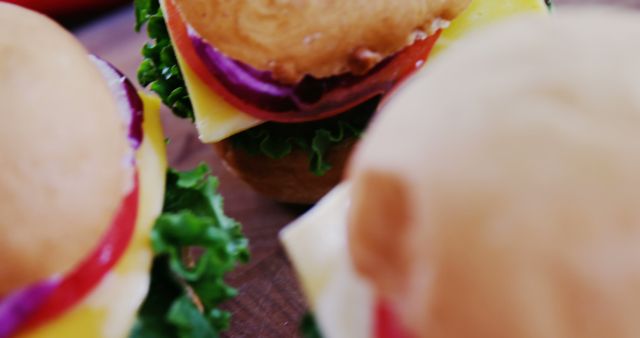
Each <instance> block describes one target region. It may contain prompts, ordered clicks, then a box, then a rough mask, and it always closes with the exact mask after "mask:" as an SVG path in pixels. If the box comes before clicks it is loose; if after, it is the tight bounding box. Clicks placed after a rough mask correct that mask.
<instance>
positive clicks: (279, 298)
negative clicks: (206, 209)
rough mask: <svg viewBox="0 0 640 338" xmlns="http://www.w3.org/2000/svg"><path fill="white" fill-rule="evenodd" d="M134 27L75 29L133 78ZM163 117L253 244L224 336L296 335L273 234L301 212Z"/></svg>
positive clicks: (185, 162) (179, 151) (123, 16)
mask: <svg viewBox="0 0 640 338" xmlns="http://www.w3.org/2000/svg"><path fill="white" fill-rule="evenodd" d="M497 1H499V0H497ZM556 3H557V4H559V5H560V6H562V5H565V4H581V5H582V4H586V3H608V4H620V5H625V6H629V7H635V8H640V0H615V1H613V0H612V1H604V0H599V1H598V0H564V1H561V0H558V1H556ZM133 25H134V18H133V10H132V9H125V10H123V11H122V12H119V13H116V14H114V15H113V16H110V17H108V18H106V19H104V20H101V21H99V22H96V23H94V24H92V25H91V26H88V27H85V28H83V29H81V30H79V31H77V32H76V33H77V36H78V37H79V38H80V40H81V41H82V42H83V43H84V44H85V45H86V46H87V47H88V48H89V50H91V51H92V52H93V53H95V54H97V55H100V56H101V57H103V58H104V59H106V60H109V61H110V62H112V63H113V64H114V65H115V66H116V67H118V68H119V69H121V70H122V71H123V72H124V73H125V74H127V75H128V76H129V77H131V78H132V79H135V74H136V68H137V66H138V64H139V62H140V59H141V57H140V52H139V51H140V48H141V47H142V45H143V44H144V43H145V42H146V36H145V35H144V34H136V33H134V32H133ZM163 120H164V123H165V131H166V134H167V137H169V138H170V140H171V142H170V144H169V145H168V151H169V158H170V162H171V164H172V165H173V166H174V167H177V168H179V169H188V168H192V167H194V166H195V165H197V164H198V163H200V162H203V161H204V162H207V163H208V164H209V165H211V166H212V168H213V170H214V172H215V174H216V175H217V176H218V177H219V178H220V181H221V192H222V194H223V195H224V197H225V202H226V203H225V209H226V211H227V212H228V214H229V215H231V216H232V217H234V218H236V219H238V220H239V221H240V222H242V223H243V224H244V229H245V232H246V234H247V236H248V237H249V239H250V242H251V252H252V260H251V262H250V263H249V264H248V265H246V266H243V267H242V268H240V269H239V270H238V271H236V272H235V273H233V274H232V275H231V276H230V278H229V282H230V283H231V284H232V285H234V286H236V287H237V288H238V289H239V290H240V295H239V296H238V297H237V298H236V299H234V300H233V301H230V302H228V303H227V304H226V305H225V308H226V309H228V310H229V311H231V312H232V313H233V324H232V327H231V330H230V331H229V332H227V333H226V334H225V336H226V337H234V338H235V337H248V338H256V337H265V338H286V337H297V336H298V335H297V327H298V321H299V318H300V316H301V314H302V313H303V312H304V311H305V303H304V300H303V297H302V295H301V293H300V290H299V287H298V284H297V282H296V280H295V276H294V273H293V271H292V269H291V267H290V265H289V263H288V261H287V258H286V256H285V254H284V252H283V250H282V248H281V246H280V245H279V243H278V239H277V234H278V231H279V230H280V229H281V228H282V227H283V226H284V225H286V224H288V223H289V222H290V221H291V220H293V219H294V218H295V217H297V216H298V215H300V214H301V213H302V212H303V211H304V210H302V209H300V208H293V207H287V206H283V205H279V204H277V203H274V202H271V201H269V200H268V199H266V198H264V197H261V196H259V195H257V194H255V193H254V192H252V191H251V190H250V189H249V188H248V187H247V186H246V185H245V184H244V183H243V182H241V181H239V180H238V179H236V178H235V177H233V176H232V175H230V174H229V173H228V172H227V171H226V170H225V168H224V167H223V165H222V164H221V162H220V161H219V160H218V159H217V157H216V155H215V154H214V152H213V150H212V149H211V147H210V146H207V145H203V144H201V143H200V142H199V141H198V138H197V134H196V133H195V131H194V128H193V127H192V126H191V124H190V123H188V122H186V121H182V120H179V119H177V118H174V117H173V116H172V115H171V114H170V113H169V112H168V111H163Z"/></svg>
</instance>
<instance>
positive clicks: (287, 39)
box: [171, 0, 470, 82]
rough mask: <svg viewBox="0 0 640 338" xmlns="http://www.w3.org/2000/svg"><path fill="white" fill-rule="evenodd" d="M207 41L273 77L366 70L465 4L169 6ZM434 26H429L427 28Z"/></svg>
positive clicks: (191, 2)
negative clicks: (178, 12) (179, 13)
mask: <svg viewBox="0 0 640 338" xmlns="http://www.w3.org/2000/svg"><path fill="white" fill-rule="evenodd" d="M171 1H175V3H176V5H177V6H178V8H179V9H180V11H181V13H182V15H183V17H185V19H186V20H187V22H189V24H190V25H191V26H192V27H193V28H195V30H196V31H197V32H198V33H199V34H200V35H201V36H202V37H203V38H204V39H205V40H207V41H208V42H209V43H211V44H212V45H213V46H215V47H216V48H217V49H219V50H220V51H222V52H223V53H224V54H226V55H228V56H229V57H231V58H233V59H236V60H239V61H242V62H244V63H246V64H249V65H251V66H252V67H254V68H256V69H259V70H270V71H272V72H273V74H274V76H276V77H277V78H278V79H280V80H282V81H286V82H297V81H298V80H299V79H301V78H302V76H304V75H306V74H311V75H313V76H315V77H317V78H324V77H328V76H332V75H338V74H342V73H346V72H353V73H357V74H361V73H364V72H366V71H368V70H369V69H370V68H371V67H373V66H374V65H375V64H377V63H378V62H379V61H380V60H382V59H383V58H385V57H387V56H389V55H392V54H394V53H396V52H398V51H399V50H400V49H402V48H404V47H406V46H408V45H410V44H412V43H413V42H414V40H415V39H416V37H419V36H423V35H425V34H429V33H431V32H432V29H433V28H434V26H435V27H436V28H437V26H438V24H440V23H441V22H442V21H443V20H451V19H453V18H454V17H455V16H457V15H458V14H459V13H460V12H461V11H462V10H463V9H465V8H466V6H467V5H468V4H469V2H470V0H435V1H434V0H403V1H400V2H398V1H393V0H360V1H326V0H298V1H265V0H251V1H249V0H241V1H223V0H171ZM434 22H435V25H434Z"/></svg>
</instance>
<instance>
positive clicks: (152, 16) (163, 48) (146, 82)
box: [135, 0, 194, 121]
mask: <svg viewBox="0 0 640 338" xmlns="http://www.w3.org/2000/svg"><path fill="white" fill-rule="evenodd" d="M135 16H136V31H140V29H142V27H143V26H144V25H145V24H146V25H147V34H148V35H149V38H150V40H151V41H149V42H148V43H146V44H145V45H144V47H143V48H142V56H143V60H142V63H141V64H140V67H139V68H138V82H140V84H141V85H142V86H143V87H148V88H149V89H151V90H152V91H153V92H155V93H156V94H158V96H159V97H160V99H161V100H162V102H163V103H164V104H165V105H166V106H167V107H169V108H170V109H171V111H173V113H174V114H175V115H177V116H178V117H181V118H188V119H191V120H192V121H193V118H194V117H193V107H192V106H191V101H190V100H189V93H188V92H187V87H186V85H185V83H184V78H183V77H182V72H181V71H180V67H178V60H177V59H176V53H175V50H174V49H173V45H172V44H171V38H170V36H169V31H168V30H167V25H166V23H165V22H164V16H163V14H162V9H161V8H160V2H159V1H158V0H135Z"/></svg>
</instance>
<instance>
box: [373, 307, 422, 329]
mask: <svg viewBox="0 0 640 338" xmlns="http://www.w3.org/2000/svg"><path fill="white" fill-rule="evenodd" d="M374 315H375V318H374V325H375V327H374V330H375V331H374V334H375V337H376V338H414V337H413V336H412V335H411V334H409V333H408V332H407V331H406V330H405V329H404V328H403V327H402V325H400V323H399V321H398V320H397V317H396V316H395V314H394V313H393V311H392V310H391V307H390V306H389V305H388V304H387V303H385V302H382V301H378V302H377V304H376V308H375V314H374Z"/></svg>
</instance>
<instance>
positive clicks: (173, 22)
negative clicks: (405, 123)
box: [164, 0, 440, 123]
mask: <svg viewBox="0 0 640 338" xmlns="http://www.w3.org/2000/svg"><path fill="white" fill-rule="evenodd" d="M164 4H165V6H164V11H165V13H164V14H165V16H166V19H167V20H166V21H167V27H168V29H169V32H170V33H171V38H172V41H173V44H174V46H175V47H176V49H177V50H178V51H179V52H180V55H181V56H182V57H183V59H184V61H185V62H186V63H187V64H188V65H189V67H190V68H192V70H193V71H194V72H195V73H196V74H197V75H198V77H200V79H201V80H202V81H203V82H204V83H206V84H207V86H208V87H209V88H210V89H211V90H212V91H213V92H215V93H216V94H218V95H220V96H221V97H222V98H223V99H224V100H225V101H226V102H228V103H229V104H231V105H232V106H234V107H235V108H237V109H238V110H240V111H242V112H244V113H246V114H249V115H252V116H254V117H256V118H259V119H261V120H266V121H275V122H281V123H300V122H309V121H314V120H320V119H325V118H328V117H331V116H335V115H338V114H340V113H343V112H345V111H347V110H349V109H351V108H354V107H355V106H358V105H359V104H362V103H364V102H366V101H367V100H369V99H371V98H372V97H375V96H379V95H386V94H388V93H389V92H391V91H392V90H393V89H394V88H395V87H396V86H397V85H398V84H399V83H401V82H402V81H403V80H404V79H405V78H406V77H407V76H409V75H411V74H412V73H414V72H415V71H416V70H417V69H419V68H420V67H421V66H422V65H423V64H424V62H425V61H426V60H427V57H428V56H429V54H430V52H431V49H432V48H433V46H434V44H435V42H436V41H437V39H438V37H439V36H440V32H439V31H438V32H437V33H436V34H433V35H431V36H430V37H428V38H427V39H424V40H419V41H417V42H415V43H414V44H413V45H411V46H409V47H407V48H405V49H404V50H402V51H400V52H399V53H397V54H396V55H395V56H393V57H391V58H389V59H387V60H386V61H383V62H382V63H381V64H379V65H378V66H377V67H375V68H374V69H373V70H371V71H370V72H369V73H368V74H367V75H364V76H354V75H341V76H334V77H331V78H327V79H322V80H318V79H313V78H311V77H306V78H305V79H304V80H302V82H300V83H299V84H298V85H295V86H292V87H291V88H290V91H291V93H292V94H291V95H290V96H285V97H283V98H274V97H268V96H269V95H268V94H264V95H262V94H263V93H259V92H251V91H247V90H245V89H239V88H238V85H237V84H234V83H232V82H233V81H231V80H229V79H228V78H226V76H224V74H223V72H222V71H220V69H218V71H216V70H215V69H216V65H215V64H214V63H213V61H211V59H210V58H207V57H206V52H203V51H202V48H198V49H197V48H196V47H195V46H194V42H193V40H192V38H191V36H190V35H189V33H188V28H187V24H186V23H185V21H184V20H183V19H182V16H181V15H180V13H179V12H178V9H177V7H176V5H175V4H174V2H173V0H165V2H164ZM243 67H248V66H246V65H243ZM247 97H250V99H248V100H247V99H246V98H247Z"/></svg>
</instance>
